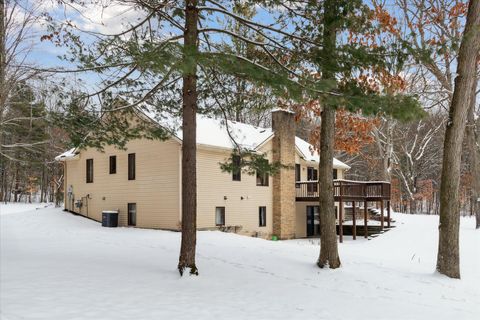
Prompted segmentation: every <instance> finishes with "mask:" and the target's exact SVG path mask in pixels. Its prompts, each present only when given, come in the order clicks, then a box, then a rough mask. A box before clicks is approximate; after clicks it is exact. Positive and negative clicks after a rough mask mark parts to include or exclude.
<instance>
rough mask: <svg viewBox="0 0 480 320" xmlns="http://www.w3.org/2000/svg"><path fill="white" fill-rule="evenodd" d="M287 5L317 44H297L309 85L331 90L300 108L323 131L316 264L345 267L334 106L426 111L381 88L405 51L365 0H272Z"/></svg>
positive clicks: (406, 113)
mask: <svg viewBox="0 0 480 320" xmlns="http://www.w3.org/2000/svg"><path fill="white" fill-rule="evenodd" d="M267 2H268V3H269V4H273V5H277V6H281V7H283V9H284V10H283V11H284V12H285V14H284V16H287V17H289V18H290V21H291V24H292V25H293V26H294V28H295V30H296V31H297V32H298V34H299V35H300V36H302V37H308V38H309V39H310V40H311V42H314V43H315V44H319V45H315V46H312V47H310V48H305V47H304V46H302V43H298V44H297V46H298V48H299V50H297V56H296V60H297V61H301V63H299V65H300V66H301V70H303V77H304V79H305V82H306V83H316V82H317V81H319V80H321V81H322V82H323V83H328V84H329V85H330V88H331V90H329V91H328V92H318V91H314V90H310V91H309V94H310V97H311V99H312V101H311V102H310V103H306V104H304V105H301V106H300V108H299V109H300V112H301V114H303V115H304V116H306V117H317V116H320V117H321V129H320V130H321V132H320V137H319V141H317V143H316V145H317V146H319V149H320V163H319V190H320V201H319V207H320V208H319V210H320V229H321V241H320V255H319V258H318V260H317V265H318V266H319V267H321V268H323V267H330V268H332V269H334V268H338V267H339V266H340V258H339V254H338V248H337V237H336V218H335V212H334V197H333V185H332V180H333V152H334V141H335V140H334V137H335V110H336V109H337V108H339V107H342V108H345V109H346V110H349V111H359V110H361V111H362V112H363V113H364V114H367V115H369V114H378V113H385V114H388V115H390V116H392V117H395V118H399V119H405V120H406V119H412V118H413V117H414V116H415V115H419V114H422V110H421V108H420V106H419V104H418V102H417V101H416V100H415V99H414V98H413V97H410V96H406V95H401V94H397V95H394V94H392V93H391V92H389V91H388V90H382V88H381V86H378V85H375V84H377V82H378V81H377V80H378V79H379V78H380V77H381V76H382V75H385V74H388V73H389V68H391V67H392V66H391V65H389V64H388V61H389V59H386V58H387V57H388V56H389V55H392V54H394V55H398V57H399V59H398V60H395V62H396V63H400V64H401V62H402V59H401V57H402V52H400V51H398V50H397V48H395V47H387V46H385V45H384V44H383V43H378V41H377V37H378V35H379V34H381V32H382V30H381V29H382V27H384V26H382V24H381V23H375V22H376V17H375V15H374V12H373V11H372V10H371V9H370V8H369V7H368V5H367V4H365V3H363V1H360V0H354V1H347V0H345V1H336V0H324V1H307V2H304V1H289V2H283V1H267Z"/></svg>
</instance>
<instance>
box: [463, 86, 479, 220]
mask: <svg viewBox="0 0 480 320" xmlns="http://www.w3.org/2000/svg"><path fill="white" fill-rule="evenodd" d="M477 82H478V79H477V81H475V84H474V85H473V87H472V97H471V100H470V108H469V110H468V116H467V129H466V132H465V134H466V136H465V139H466V140H467V141H466V142H467V150H468V160H469V161H468V162H469V163H468V167H469V169H470V172H471V174H472V186H471V193H470V207H471V214H472V215H475V217H476V218H475V219H476V228H477V229H479V228H480V202H479V201H477V200H478V199H479V198H480V150H479V147H478V146H477V140H478V139H477V137H476V130H475V128H476V123H475V104H476V96H477V95H476V91H477Z"/></svg>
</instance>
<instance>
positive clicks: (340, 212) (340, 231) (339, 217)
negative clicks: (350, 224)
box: [338, 197, 343, 243]
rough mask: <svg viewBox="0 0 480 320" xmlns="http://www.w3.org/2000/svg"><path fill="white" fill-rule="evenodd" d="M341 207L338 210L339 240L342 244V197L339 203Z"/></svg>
mask: <svg viewBox="0 0 480 320" xmlns="http://www.w3.org/2000/svg"><path fill="white" fill-rule="evenodd" d="M339 205H340V207H339V208H338V209H339V210H338V212H339V214H338V235H339V237H338V239H339V240H340V243H342V242H343V222H342V220H343V201H342V198H341V197H340V202H339Z"/></svg>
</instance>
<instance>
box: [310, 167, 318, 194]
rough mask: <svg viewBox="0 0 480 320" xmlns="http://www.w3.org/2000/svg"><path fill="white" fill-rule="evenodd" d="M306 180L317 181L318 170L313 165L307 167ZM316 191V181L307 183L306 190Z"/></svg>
mask: <svg viewBox="0 0 480 320" xmlns="http://www.w3.org/2000/svg"><path fill="white" fill-rule="evenodd" d="M307 180H308V181H317V180H318V170H317V169H315V168H314V167H307ZM317 191H318V184H317V183H311V184H310V183H309V184H308V185H307V192H317Z"/></svg>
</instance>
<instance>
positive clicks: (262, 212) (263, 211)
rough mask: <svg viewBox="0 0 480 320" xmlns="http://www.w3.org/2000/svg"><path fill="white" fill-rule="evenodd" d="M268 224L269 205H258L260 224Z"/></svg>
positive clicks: (262, 225)
mask: <svg viewBox="0 0 480 320" xmlns="http://www.w3.org/2000/svg"><path fill="white" fill-rule="evenodd" d="M266 225H267V207H258V226H259V227H265V226H266Z"/></svg>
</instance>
